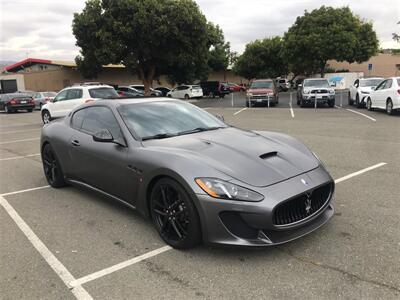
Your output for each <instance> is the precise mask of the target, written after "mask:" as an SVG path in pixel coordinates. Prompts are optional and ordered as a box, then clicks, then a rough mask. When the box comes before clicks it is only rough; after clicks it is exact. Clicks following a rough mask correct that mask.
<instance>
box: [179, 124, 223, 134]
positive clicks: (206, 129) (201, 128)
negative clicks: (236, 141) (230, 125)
mask: <svg viewBox="0 0 400 300" xmlns="http://www.w3.org/2000/svg"><path fill="white" fill-rule="evenodd" d="M220 128H225V127H222V126H215V127H196V128H193V129H190V130H185V131H181V132H179V133H178V135H184V134H191V133H196V132H202V131H210V130H217V129H220Z"/></svg>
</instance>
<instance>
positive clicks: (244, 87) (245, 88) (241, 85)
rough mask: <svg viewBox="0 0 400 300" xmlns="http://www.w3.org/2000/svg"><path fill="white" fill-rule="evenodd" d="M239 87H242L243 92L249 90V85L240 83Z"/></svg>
mask: <svg viewBox="0 0 400 300" xmlns="http://www.w3.org/2000/svg"><path fill="white" fill-rule="evenodd" d="M239 86H240V88H241V91H242V92H245V91H246V90H247V84H245V83H240V84H239Z"/></svg>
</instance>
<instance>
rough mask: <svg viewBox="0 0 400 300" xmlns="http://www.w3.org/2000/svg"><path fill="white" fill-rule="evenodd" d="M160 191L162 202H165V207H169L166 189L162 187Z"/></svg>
mask: <svg viewBox="0 0 400 300" xmlns="http://www.w3.org/2000/svg"><path fill="white" fill-rule="evenodd" d="M160 189H161V199H162V201H163V203H164V205H165V207H168V203H167V195H166V194H165V190H164V187H163V186H162V187H160Z"/></svg>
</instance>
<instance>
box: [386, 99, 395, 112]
mask: <svg viewBox="0 0 400 300" xmlns="http://www.w3.org/2000/svg"><path fill="white" fill-rule="evenodd" d="M386 113H387V114H388V115H393V114H394V110H393V102H392V100H391V99H389V100H388V101H386Z"/></svg>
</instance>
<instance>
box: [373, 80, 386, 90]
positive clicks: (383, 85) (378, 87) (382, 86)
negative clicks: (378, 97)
mask: <svg viewBox="0 0 400 300" xmlns="http://www.w3.org/2000/svg"><path fill="white" fill-rule="evenodd" d="M385 84H386V80H384V81H382V82H381V83H380V84H379V85H378V86H377V87H376V89H375V90H376V91H377V90H381V89H383V88H384V87H385Z"/></svg>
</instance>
